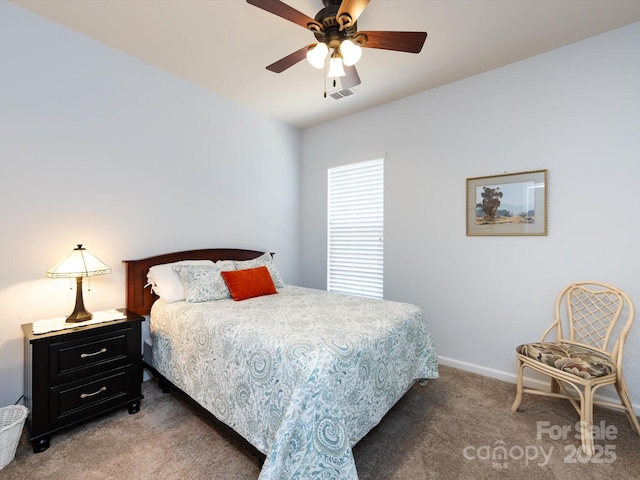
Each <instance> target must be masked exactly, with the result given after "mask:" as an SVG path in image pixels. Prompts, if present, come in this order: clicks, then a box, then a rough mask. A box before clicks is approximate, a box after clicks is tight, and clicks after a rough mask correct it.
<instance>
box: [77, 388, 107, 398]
mask: <svg viewBox="0 0 640 480" xmlns="http://www.w3.org/2000/svg"><path fill="white" fill-rule="evenodd" d="M106 390H107V387H102V388H101V389H100V390H98V391H97V392H93V393H83V394H82V395H80V398H87V397H93V396H94V395H98V394H99V393H102V392H105V391H106Z"/></svg>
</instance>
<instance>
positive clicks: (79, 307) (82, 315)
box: [65, 277, 93, 323]
mask: <svg viewBox="0 0 640 480" xmlns="http://www.w3.org/2000/svg"><path fill="white" fill-rule="evenodd" d="M92 318H93V315H92V314H91V313H90V312H87V310H86V309H85V308H84V301H83V300H82V277H77V278H76V307H75V308H74V309H73V313H72V314H71V315H69V316H68V317H67V319H66V320H65V322H66V323H78V322H86V321H87V320H91V319H92Z"/></svg>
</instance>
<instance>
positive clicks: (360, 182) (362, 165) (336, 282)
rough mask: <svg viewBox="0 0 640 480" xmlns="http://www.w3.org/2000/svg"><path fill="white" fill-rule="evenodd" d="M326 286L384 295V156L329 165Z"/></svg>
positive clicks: (375, 295)
mask: <svg viewBox="0 0 640 480" xmlns="http://www.w3.org/2000/svg"><path fill="white" fill-rule="evenodd" d="M328 178H329V185H328V200H329V202H328V222H329V225H328V233H329V238H328V242H327V243H328V255H327V257H328V266H327V290H329V291H332V292H340V293H347V294H350V295H359V296H363V297H373V298H382V293H383V246H384V236H383V235H384V158H378V159H376V160H369V161H365V162H358V163H353V164H349V165H344V166H340V167H335V168H330V169H329V175H328Z"/></svg>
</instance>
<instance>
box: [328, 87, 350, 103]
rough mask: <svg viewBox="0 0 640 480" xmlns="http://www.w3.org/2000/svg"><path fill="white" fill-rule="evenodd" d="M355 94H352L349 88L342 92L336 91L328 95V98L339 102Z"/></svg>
mask: <svg viewBox="0 0 640 480" xmlns="http://www.w3.org/2000/svg"><path fill="white" fill-rule="evenodd" d="M355 93H356V92H354V91H353V90H351V89H350V88H343V89H342V90H336V91H335V92H332V93H330V94H329V96H330V97H331V98H333V99H334V100H340V99H341V98H345V97H350V96H351V95H354V94H355Z"/></svg>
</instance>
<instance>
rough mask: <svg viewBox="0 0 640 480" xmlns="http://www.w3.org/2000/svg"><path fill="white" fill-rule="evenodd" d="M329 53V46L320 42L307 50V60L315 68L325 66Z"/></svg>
mask: <svg viewBox="0 0 640 480" xmlns="http://www.w3.org/2000/svg"><path fill="white" fill-rule="evenodd" d="M327 53H329V47H327V45H326V44H324V43H318V44H317V45H316V46H315V47H313V48H310V49H309V50H307V60H308V61H309V63H310V64H311V66H312V67H314V68H318V69H320V68H323V67H324V60H325V58H327Z"/></svg>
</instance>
